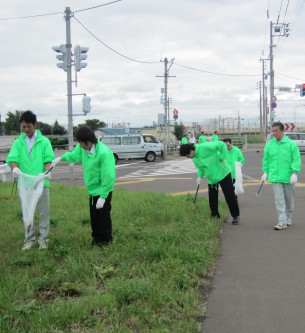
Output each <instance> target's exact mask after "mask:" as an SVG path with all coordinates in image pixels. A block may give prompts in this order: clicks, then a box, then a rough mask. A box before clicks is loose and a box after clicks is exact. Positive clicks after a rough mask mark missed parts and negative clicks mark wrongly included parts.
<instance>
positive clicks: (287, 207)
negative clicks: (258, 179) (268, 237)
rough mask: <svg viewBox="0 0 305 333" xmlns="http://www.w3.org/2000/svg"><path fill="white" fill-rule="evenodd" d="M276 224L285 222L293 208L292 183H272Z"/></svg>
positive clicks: (293, 186)
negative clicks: (276, 217)
mask: <svg viewBox="0 0 305 333" xmlns="http://www.w3.org/2000/svg"><path fill="white" fill-rule="evenodd" d="M272 188H273V193H274V199H275V208H276V211H277V216H278V224H281V225H283V224H287V219H288V218H292V214H293V210H294V192H295V185H294V184H284V183H272Z"/></svg>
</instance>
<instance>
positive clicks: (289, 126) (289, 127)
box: [284, 123, 295, 131]
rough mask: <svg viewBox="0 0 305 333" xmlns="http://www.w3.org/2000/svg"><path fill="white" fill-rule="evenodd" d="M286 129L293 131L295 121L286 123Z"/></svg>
mask: <svg viewBox="0 0 305 333" xmlns="http://www.w3.org/2000/svg"><path fill="white" fill-rule="evenodd" d="M284 125H285V131H293V130H294V129H295V124H294V123H285V124H284Z"/></svg>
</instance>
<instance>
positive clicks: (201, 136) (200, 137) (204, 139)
mask: <svg viewBox="0 0 305 333" xmlns="http://www.w3.org/2000/svg"><path fill="white" fill-rule="evenodd" d="M207 141H208V139H207V137H206V136H205V134H204V132H201V135H200V136H199V138H198V143H204V142H207Z"/></svg>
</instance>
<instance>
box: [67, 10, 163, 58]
mask: <svg viewBox="0 0 305 333" xmlns="http://www.w3.org/2000/svg"><path fill="white" fill-rule="evenodd" d="M73 18H74V19H75V20H76V21H77V22H78V23H79V24H80V25H81V26H82V27H83V28H84V29H85V30H86V31H87V32H88V33H89V34H90V35H91V36H92V37H94V38H95V39H96V40H97V41H98V42H100V43H101V44H103V45H104V46H105V47H106V48H107V49H109V50H110V51H112V52H114V53H116V54H117V55H119V56H121V57H123V58H125V59H128V60H130V61H134V62H139V63H142V64H157V63H158V64H159V63H160V61H141V60H136V59H133V58H131V57H128V56H126V55H124V54H122V53H120V52H118V51H116V50H115V49H113V48H112V47H110V46H109V45H107V44H106V43H104V42H103V41H102V40H101V39H100V38H98V37H97V36H96V35H95V34H94V33H92V32H91V31H90V30H89V29H88V28H87V27H85V25H84V24H83V23H81V22H80V21H79V20H78V19H77V18H76V17H75V16H73Z"/></svg>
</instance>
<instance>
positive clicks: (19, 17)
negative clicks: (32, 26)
mask: <svg viewBox="0 0 305 333" xmlns="http://www.w3.org/2000/svg"><path fill="white" fill-rule="evenodd" d="M119 1H122V0H114V1H111V2H107V3H103V4H101V5H97V6H93V7H88V8H83V9H79V10H74V11H73V12H74V13H77V12H83V11H85V10H91V9H95V8H98V7H103V6H108V5H112V4H113V3H116V2H119ZM63 13H64V11H60V12H53V13H45V14H37V15H28V16H17V17H8V18H0V21H10V20H22V19H28V18H35V17H42V16H50V15H58V14H63Z"/></svg>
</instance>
